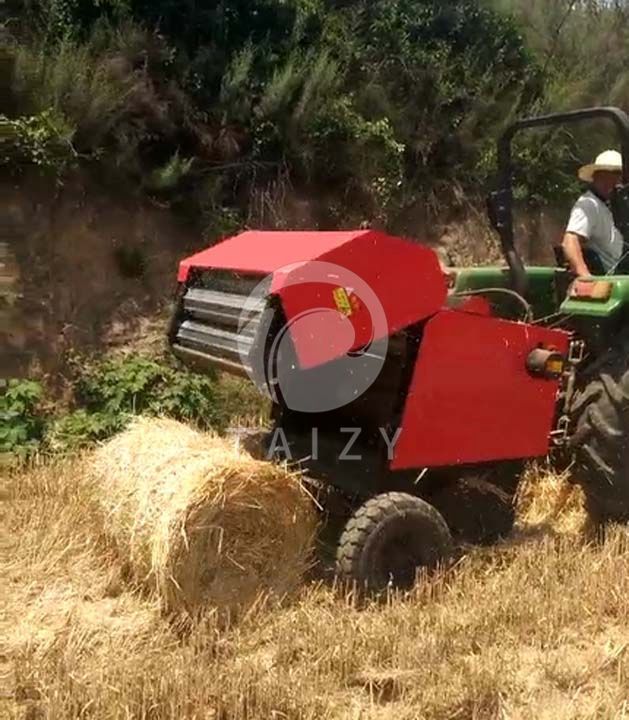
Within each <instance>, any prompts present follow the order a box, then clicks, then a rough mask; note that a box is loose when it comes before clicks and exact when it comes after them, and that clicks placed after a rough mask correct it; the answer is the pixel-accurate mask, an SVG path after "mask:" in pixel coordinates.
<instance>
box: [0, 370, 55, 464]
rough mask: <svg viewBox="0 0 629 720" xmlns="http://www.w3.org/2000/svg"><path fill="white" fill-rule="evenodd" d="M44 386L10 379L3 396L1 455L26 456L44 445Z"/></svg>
mask: <svg viewBox="0 0 629 720" xmlns="http://www.w3.org/2000/svg"><path fill="white" fill-rule="evenodd" d="M42 397H43V390H42V386H41V385H40V384H39V383H37V382H34V381H32V380H9V381H8V383H7V384H6V386H5V387H4V389H3V392H2V394H1V395H0V454H4V453H11V454H13V455H15V456H18V457H25V456H27V455H29V454H30V453H32V452H33V451H35V450H37V449H38V448H39V446H40V442H41V439H42V435H43V431H44V425H45V422H44V414H43V412H42V408H41V401H42Z"/></svg>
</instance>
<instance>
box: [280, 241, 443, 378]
mask: <svg viewBox="0 0 629 720" xmlns="http://www.w3.org/2000/svg"><path fill="white" fill-rule="evenodd" d="M271 292H274V293H276V294H277V295H279V297H280V298H281V301H282V306H283V308H284V313H285V315H286V318H287V321H288V323H289V327H290V333H291V338H292V340H293V344H294V345H295V349H296V352H297V357H298V359H299V363H300V366H301V367H303V368H311V367H315V366H317V365H321V364H323V363H325V362H329V361H330V360H333V359H335V358H338V357H342V356H343V355H345V354H346V353H348V352H351V351H354V350H358V349H359V348H362V347H364V346H366V345H368V344H369V342H371V341H374V340H380V339H382V338H385V337H390V336H391V335H393V334H395V333H396V332H398V331H399V330H401V329H402V328H405V327H408V326H409V325H412V324H413V323H416V322H418V321H420V320H423V319H424V318H426V317H429V316H430V315H433V314H434V313H436V312H437V311H438V310H439V309H440V308H441V307H442V306H443V303H444V302H445V299H446V295H447V287H446V278H445V276H444V274H443V272H442V270H441V267H440V265H439V260H438V258H437V255H436V254H435V253H434V252H433V251H432V250H431V249H430V248H427V247H425V246H422V245H419V244H417V243H413V242H410V241H408V240H402V239H401V238H397V237H392V236H390V235H387V234H385V233H382V232H376V231H370V232H368V233H366V234H363V235H360V236H357V237H356V238H354V239H353V240H350V241H349V242H346V243H344V244H342V245H339V246H337V247H335V248H333V249H331V250H329V251H328V252H326V253H324V254H322V255H321V256H320V257H319V258H318V260H317V262H310V263H304V264H302V265H300V266H297V267H294V268H289V269H288V270H287V271H286V272H284V271H280V272H279V273H276V274H275V276H274V278H273V284H272V285H271Z"/></svg>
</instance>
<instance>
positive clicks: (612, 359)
mask: <svg viewBox="0 0 629 720" xmlns="http://www.w3.org/2000/svg"><path fill="white" fill-rule="evenodd" d="M601 118H602V119H606V120H609V121H611V122H612V123H613V124H614V126H615V128H616V129H617V132H618V136H619V141H620V147H621V149H622V156H623V166H624V169H623V179H622V185H621V186H619V187H617V188H616V190H615V193H614V195H613V197H612V201H611V204H612V207H613V210H614V220H615V225H616V227H617V228H618V230H619V231H620V232H621V234H622V236H623V238H624V248H623V254H622V257H621V260H620V262H619V263H618V265H617V268H616V269H615V272H614V274H608V275H605V276H597V277H592V278H588V279H579V278H576V277H575V276H574V274H572V273H571V272H570V270H569V269H568V268H567V267H566V266H565V262H564V261H563V257H562V253H561V250H560V249H558V250H556V255H557V259H558V265H557V267H539V266H527V265H524V264H523V262H522V260H521V258H520V256H519V255H518V252H517V250H516V247H515V243H514V231H513V212H512V206H513V192H512V175H513V168H512V152H511V146H512V140H513V138H514V136H515V135H516V133H518V132H520V131H522V130H526V129H529V128H540V127H548V126H553V125H557V124H564V123H575V122H580V121H586V120H593V119H601ZM498 162H499V182H500V187H499V189H498V190H496V191H495V192H494V193H492V194H491V195H490V197H489V201H488V206H489V215H490V219H491V221H492V224H493V225H494V227H495V229H496V230H497V232H498V234H499V236H500V240H501V244H502V248H503V252H504V255H505V258H506V260H507V264H508V269H504V268H501V267H482V268H470V269H458V268H453V269H452V275H451V278H452V280H451V282H452V286H453V291H454V293H455V294H458V293H466V292H473V293H477V292H478V293H480V294H481V295H483V296H485V297H486V298H488V299H491V300H492V303H493V304H494V305H497V306H498V307H497V313H498V314H500V315H502V316H503V317H504V316H505V314H507V315H508V314H509V312H514V303H513V301H512V300H511V299H510V298H509V296H508V295H505V294H504V293H502V292H498V291H497V290H494V289H500V290H511V291H513V292H514V293H515V294H516V295H515V296H514V297H517V301H516V304H515V306H516V308H517V305H519V306H520V312H521V316H520V317H521V319H524V320H526V319H528V320H529V321H530V322H531V323H532V324H535V325H544V326H550V327H553V328H563V329H565V330H567V331H569V332H570V333H571V334H572V338H573V339H572V342H571V345H570V354H569V357H568V378H567V382H566V383H565V384H564V390H563V393H562V397H561V398H560V403H559V406H558V407H559V409H558V415H557V422H556V428H555V431H554V435H553V445H554V448H553V449H554V450H555V451H560V454H562V455H563V456H564V458H565V457H566V453H567V454H568V456H569V458H570V459H573V458H574V459H575V460H576V462H575V465H574V468H573V476H574V478H575V480H576V481H577V482H578V483H579V484H581V485H582V487H583V488H584V491H585V494H586V498H587V503H588V509H589V512H590V515H591V516H592V517H593V518H594V519H596V520H598V521H607V520H609V521H627V520H629V442H628V438H629V270H627V267H628V264H627V258H628V257H629V118H628V117H627V115H626V113H624V112H623V111H621V110H619V109H617V108H611V107H605V108H592V109H587V110H578V111H574V112H569V113H562V114H553V115H548V116H545V117H536V118H529V119H525V120H521V121H519V122H516V123H515V124H513V125H512V126H511V127H510V128H509V129H508V130H507V131H506V132H505V134H504V135H503V136H502V138H501V140H500V142H499V146H498ZM621 273H622V274H621ZM625 273H626V274H625ZM492 296H493V297H492ZM516 311H517V310H516Z"/></svg>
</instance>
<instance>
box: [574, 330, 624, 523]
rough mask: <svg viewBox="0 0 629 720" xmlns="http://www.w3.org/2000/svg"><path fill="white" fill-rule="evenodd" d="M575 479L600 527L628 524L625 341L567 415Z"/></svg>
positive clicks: (600, 365) (606, 359)
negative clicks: (571, 429) (570, 422)
mask: <svg viewBox="0 0 629 720" xmlns="http://www.w3.org/2000/svg"><path fill="white" fill-rule="evenodd" d="M571 414H572V418H573V421H574V426H575V432H574V435H573V438H572V446H573V448H574V450H575V455H576V464H575V468H574V478H575V480H576V482H577V483H579V484H580V485H581V487H582V488H583V491H584V493H585V498H586V506H587V510H588V513H589V515H590V517H591V518H592V519H593V520H594V521H595V522H599V523H603V522H627V521H629V341H625V342H624V343H623V344H622V345H621V346H620V347H617V348H613V349H611V350H609V351H608V353H607V355H606V356H605V357H604V358H602V359H601V362H600V363H597V371H596V375H595V376H594V377H593V378H592V380H591V381H590V382H589V383H588V385H586V386H585V388H584V389H583V390H582V391H581V392H580V393H579V395H578V396H577V397H576V400H575V402H574V403H573V406H572V409H571Z"/></svg>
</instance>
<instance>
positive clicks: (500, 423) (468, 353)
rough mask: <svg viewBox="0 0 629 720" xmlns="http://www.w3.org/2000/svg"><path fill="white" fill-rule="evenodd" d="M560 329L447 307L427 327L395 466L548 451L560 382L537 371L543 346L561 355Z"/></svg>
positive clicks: (565, 340) (565, 336)
mask: <svg viewBox="0 0 629 720" xmlns="http://www.w3.org/2000/svg"><path fill="white" fill-rule="evenodd" d="M568 342H569V335H568V333H565V332H563V331H560V330H548V329H546V328H541V327H537V326H534V325H526V324H523V323H515V322H509V321H507V320H500V319H497V318H490V317H483V316H480V315H473V314H470V313H464V312H457V311H450V310H444V311H443V312H440V313H438V314H437V315H436V316H435V317H433V318H431V319H430V320H429V321H428V322H427V324H426V328H425V331H424V336H423V339H422V343H421V346H420V350H419V355H418V358H417V363H416V366H415V370H414V375H413V379H412V381H411V386H410V389H409V394H408V397H407V400H406V406H405V409H404V415H403V418H402V432H401V434H400V436H399V439H398V442H397V444H396V446H395V452H394V457H393V460H392V462H391V467H392V468H393V469H396V470H399V469H407V468H421V467H438V466H446V465H456V464H464V463H478V462H483V461H492V460H501V459H505V460H507V459H516V458H527V457H541V456H543V455H546V453H547V452H548V448H549V436H550V432H551V430H552V425H553V419H554V412H555V404H556V395H557V390H558V381H557V380H548V379H542V378H534V377H532V376H531V375H530V374H529V373H528V371H527V369H526V358H527V356H528V354H529V352H530V351H531V350H533V349H534V348H535V347H538V346H539V345H540V344H541V345H543V346H544V347H553V348H556V349H557V350H559V351H560V352H562V353H566V352H567V349H568Z"/></svg>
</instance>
